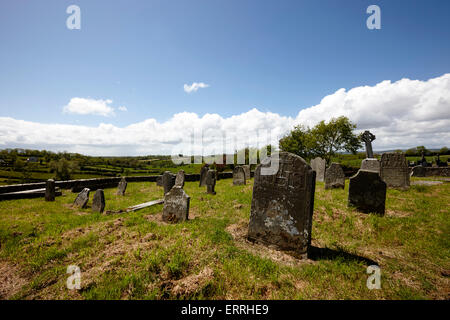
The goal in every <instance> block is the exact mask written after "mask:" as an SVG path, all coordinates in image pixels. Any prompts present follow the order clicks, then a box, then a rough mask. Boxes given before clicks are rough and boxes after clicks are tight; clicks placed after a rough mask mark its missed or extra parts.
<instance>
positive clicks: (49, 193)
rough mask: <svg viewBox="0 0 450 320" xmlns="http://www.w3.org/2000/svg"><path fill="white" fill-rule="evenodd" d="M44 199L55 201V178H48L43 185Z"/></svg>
mask: <svg viewBox="0 0 450 320" xmlns="http://www.w3.org/2000/svg"><path fill="white" fill-rule="evenodd" d="M45 201H55V180H53V179H48V180H47V183H46V185H45Z"/></svg>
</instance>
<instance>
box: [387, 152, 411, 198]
mask: <svg viewBox="0 0 450 320" xmlns="http://www.w3.org/2000/svg"><path fill="white" fill-rule="evenodd" d="M380 176H381V179H383V181H384V182H386V185H387V186H388V187H391V188H399V189H404V190H406V189H409V184H410V179H409V168H408V163H407V162H406V157H405V155H404V154H403V153H397V152H388V153H383V154H382V155H381V162H380Z"/></svg>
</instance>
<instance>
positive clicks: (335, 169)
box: [325, 162, 345, 189]
mask: <svg viewBox="0 0 450 320" xmlns="http://www.w3.org/2000/svg"><path fill="white" fill-rule="evenodd" d="M332 188H341V189H344V188H345V174H344V170H342V167H341V165H340V164H339V163H336V162H333V163H332V164H331V165H330V166H329V167H328V168H327V170H326V171H325V189H332Z"/></svg>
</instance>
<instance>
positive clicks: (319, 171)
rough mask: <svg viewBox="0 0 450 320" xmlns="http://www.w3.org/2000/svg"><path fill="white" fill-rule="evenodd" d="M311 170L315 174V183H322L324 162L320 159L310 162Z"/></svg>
mask: <svg viewBox="0 0 450 320" xmlns="http://www.w3.org/2000/svg"><path fill="white" fill-rule="evenodd" d="M311 168H312V169H313V170H314V171H315V172H316V181H321V182H323V181H324V180H325V168H326V161H325V159H322V158H321V157H317V158H314V159H312V160H311Z"/></svg>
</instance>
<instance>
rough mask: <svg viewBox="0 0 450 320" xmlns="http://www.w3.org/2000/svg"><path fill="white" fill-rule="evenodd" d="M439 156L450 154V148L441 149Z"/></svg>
mask: <svg viewBox="0 0 450 320" xmlns="http://www.w3.org/2000/svg"><path fill="white" fill-rule="evenodd" d="M439 154H441V155H446V154H449V150H448V148H447V147H443V148H441V150H439Z"/></svg>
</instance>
